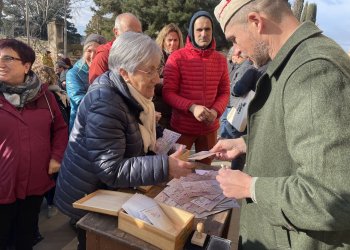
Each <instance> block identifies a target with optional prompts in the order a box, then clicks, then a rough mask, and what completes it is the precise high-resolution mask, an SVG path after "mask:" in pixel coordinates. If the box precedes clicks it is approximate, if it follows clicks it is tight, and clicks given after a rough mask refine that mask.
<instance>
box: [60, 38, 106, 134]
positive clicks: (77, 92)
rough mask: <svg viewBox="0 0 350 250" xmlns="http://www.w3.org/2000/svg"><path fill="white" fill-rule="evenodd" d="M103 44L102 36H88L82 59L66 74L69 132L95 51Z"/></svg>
mask: <svg viewBox="0 0 350 250" xmlns="http://www.w3.org/2000/svg"><path fill="white" fill-rule="evenodd" d="M105 43H106V39H105V38H104V37H103V36H100V35H97V34H90V35H89V36H88V37H87V38H86V39H85V42H84V48H83V56H82V58H81V59H80V60H79V61H77V62H76V63H75V64H74V66H73V68H72V69H70V70H69V71H68V72H67V76H66V89H67V94H68V97H69V100H70V118H69V132H70V131H71V130H72V127H73V124H74V120H75V116H76V113H77V111H78V107H79V104H80V102H81V100H82V99H83V97H84V96H85V94H86V92H87V90H88V87H89V79H88V78H89V68H90V66H91V63H92V59H94V57H95V54H96V49H97V47H98V46H100V45H101V44H105Z"/></svg>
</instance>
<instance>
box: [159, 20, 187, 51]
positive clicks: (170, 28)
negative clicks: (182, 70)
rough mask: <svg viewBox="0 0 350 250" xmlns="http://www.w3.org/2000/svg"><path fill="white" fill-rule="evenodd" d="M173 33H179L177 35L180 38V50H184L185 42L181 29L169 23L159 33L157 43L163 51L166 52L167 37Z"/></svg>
mask: <svg viewBox="0 0 350 250" xmlns="http://www.w3.org/2000/svg"><path fill="white" fill-rule="evenodd" d="M171 32H175V33H177V35H178V36H179V49H180V48H183V46H184V41H183V36H182V32H181V30H180V28H179V27H178V26H177V25H176V24H174V23H169V24H168V25H165V26H164V27H163V28H162V30H161V31H160V32H159V34H158V36H157V39H156V43H157V44H158V46H159V47H160V48H161V49H162V50H164V41H165V37H166V36H167V35H168V34H169V33H171Z"/></svg>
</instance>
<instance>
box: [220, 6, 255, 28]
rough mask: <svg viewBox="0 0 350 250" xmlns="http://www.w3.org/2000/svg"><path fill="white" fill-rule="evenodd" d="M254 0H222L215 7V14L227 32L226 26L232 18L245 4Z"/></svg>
mask: <svg viewBox="0 0 350 250" xmlns="http://www.w3.org/2000/svg"><path fill="white" fill-rule="evenodd" d="M253 1H254V0H222V1H221V2H220V3H219V4H218V5H217V6H216V7H215V9H214V15H215V17H216V19H217V20H218V22H219V23H220V26H221V29H222V31H224V32H225V27H226V25H227V23H228V22H229V21H230V19H231V18H232V17H233V16H234V14H236V13H237V11H239V10H240V9H241V8H242V7H243V6H245V5H247V4H248V3H250V2H253Z"/></svg>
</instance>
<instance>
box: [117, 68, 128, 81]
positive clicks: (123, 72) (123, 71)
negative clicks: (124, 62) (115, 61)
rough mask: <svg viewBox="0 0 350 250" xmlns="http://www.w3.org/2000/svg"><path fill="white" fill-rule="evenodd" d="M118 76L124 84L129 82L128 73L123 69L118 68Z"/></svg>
mask: <svg viewBox="0 0 350 250" xmlns="http://www.w3.org/2000/svg"><path fill="white" fill-rule="evenodd" d="M119 75H121V77H123V79H124V81H125V82H129V73H128V72H127V71H126V70H125V69H122V68H120V69H119Z"/></svg>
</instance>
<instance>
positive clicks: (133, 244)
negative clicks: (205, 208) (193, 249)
mask: <svg viewBox="0 0 350 250" xmlns="http://www.w3.org/2000/svg"><path fill="white" fill-rule="evenodd" d="M163 188H164V186H153V187H152V188H151V189H150V190H149V191H148V192H147V193H146V195H147V196H149V197H152V198H153V197H155V196H156V195H157V194H158V193H159V192H160V191H161V190H162V189H163ZM122 191H129V192H133V191H132V190H122ZM230 215H231V210H226V211H223V212H220V213H217V214H214V215H210V216H208V217H207V219H195V221H194V222H195V223H194V227H196V225H197V223H198V222H203V223H204V226H205V233H207V234H209V235H216V236H220V237H226V236H227V231H228V226H229V221H230ZM77 225H78V226H79V227H80V228H82V229H84V230H86V246H87V250H100V249H103V250H114V249H118V250H119V249H120V250H124V249H125V250H130V249H151V250H153V249H159V248H157V247H155V246H153V245H151V244H149V243H147V242H145V241H143V240H141V239H139V238H136V237H134V236H133V235H131V234H128V233H125V232H123V231H121V230H119V229H118V217H114V216H110V215H104V214H99V213H93V212H91V213H88V214H86V215H85V216H84V217H83V218H81V219H80V220H79V221H78V223H77ZM193 229H194V230H195V228H193Z"/></svg>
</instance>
